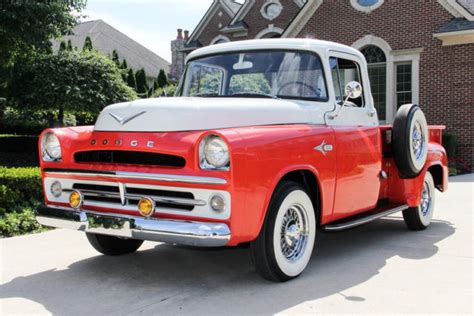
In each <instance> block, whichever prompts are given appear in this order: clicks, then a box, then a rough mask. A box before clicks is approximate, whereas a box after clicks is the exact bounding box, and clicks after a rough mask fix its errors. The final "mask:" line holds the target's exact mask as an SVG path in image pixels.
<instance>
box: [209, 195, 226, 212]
mask: <svg viewBox="0 0 474 316" xmlns="http://www.w3.org/2000/svg"><path fill="white" fill-rule="evenodd" d="M210 204H211V208H212V209H213V210H214V211H216V212H222V211H223V210H224V208H225V200H224V198H223V197H222V196H221V195H218V194H216V195H213V196H212V197H211V200H210Z"/></svg>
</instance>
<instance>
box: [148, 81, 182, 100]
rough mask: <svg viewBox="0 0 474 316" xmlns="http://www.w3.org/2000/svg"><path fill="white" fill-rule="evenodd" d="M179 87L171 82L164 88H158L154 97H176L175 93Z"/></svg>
mask: <svg viewBox="0 0 474 316" xmlns="http://www.w3.org/2000/svg"><path fill="white" fill-rule="evenodd" d="M177 88H178V87H177V86H176V85H174V84H170V85H168V86H166V87H164V88H158V89H157V90H155V92H154V93H153V95H152V97H153V98H159V97H174V94H175V92H176V89H177Z"/></svg>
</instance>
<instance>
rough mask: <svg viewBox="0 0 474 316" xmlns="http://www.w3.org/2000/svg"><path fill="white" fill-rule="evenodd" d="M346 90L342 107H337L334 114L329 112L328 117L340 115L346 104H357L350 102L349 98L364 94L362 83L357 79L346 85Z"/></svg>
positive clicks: (331, 118) (332, 117)
mask: <svg viewBox="0 0 474 316" xmlns="http://www.w3.org/2000/svg"><path fill="white" fill-rule="evenodd" d="M344 92H345V95H346V99H345V100H344V102H343V103H342V105H341V107H340V108H339V109H337V110H336V112H335V113H334V114H329V115H328V118H329V119H330V120H333V119H335V118H336V117H338V116H339V113H340V112H341V110H342V108H344V107H345V106H351V104H353V105H352V106H356V105H355V104H354V103H352V102H348V101H349V99H357V98H359V97H360V96H361V95H362V85H361V84H360V83H358V82H357V81H350V82H349V83H348V84H347V85H346V87H345V91H344Z"/></svg>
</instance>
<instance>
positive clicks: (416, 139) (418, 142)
mask: <svg viewBox="0 0 474 316" xmlns="http://www.w3.org/2000/svg"><path fill="white" fill-rule="evenodd" d="M411 140H412V143H411V146H412V148H411V149H412V151H413V154H414V155H415V157H416V160H420V159H421V158H422V157H423V150H424V146H425V135H423V130H422V128H421V125H420V123H418V122H416V123H415V127H414V128H413V133H412V135H411Z"/></svg>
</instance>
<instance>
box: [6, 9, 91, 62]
mask: <svg viewBox="0 0 474 316" xmlns="http://www.w3.org/2000/svg"><path fill="white" fill-rule="evenodd" d="M85 5H86V0H68V1H64V0H48V1H46V0H41V1H26V0H22V1H0V38H1V39H2V40H1V41H0V65H2V66H4V67H6V66H10V65H11V64H12V63H13V62H14V61H15V59H16V58H28V57H29V56H31V55H32V52H33V51H36V52H41V53H46V52H49V51H50V48H51V42H50V39H52V38H59V37H61V36H64V35H66V34H68V33H69V32H70V31H71V30H72V28H73V27H74V26H75V25H76V24H77V21H78V19H79V18H80V17H81V16H80V15H78V14H77V13H80V12H81V11H82V9H84V8H85ZM73 12H75V13H73Z"/></svg>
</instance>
